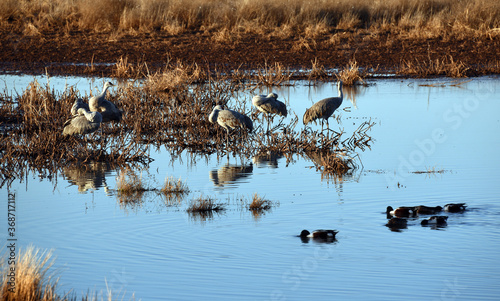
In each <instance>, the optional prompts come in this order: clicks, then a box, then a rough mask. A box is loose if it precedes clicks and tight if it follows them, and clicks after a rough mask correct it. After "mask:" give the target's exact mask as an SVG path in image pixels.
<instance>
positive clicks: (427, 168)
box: [413, 166, 445, 174]
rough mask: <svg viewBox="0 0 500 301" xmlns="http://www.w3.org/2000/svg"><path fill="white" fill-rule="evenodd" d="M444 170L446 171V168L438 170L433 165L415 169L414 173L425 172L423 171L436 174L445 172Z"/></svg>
mask: <svg viewBox="0 0 500 301" xmlns="http://www.w3.org/2000/svg"><path fill="white" fill-rule="evenodd" d="M444 172H445V170H444V169H438V170H436V167H435V166H433V167H426V170H417V171H414V172H413V173H416V174H423V173H428V174H434V173H444Z"/></svg>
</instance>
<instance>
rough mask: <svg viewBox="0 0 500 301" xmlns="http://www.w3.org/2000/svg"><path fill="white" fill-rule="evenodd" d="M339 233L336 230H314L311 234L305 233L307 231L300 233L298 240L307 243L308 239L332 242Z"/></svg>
mask: <svg viewBox="0 0 500 301" xmlns="http://www.w3.org/2000/svg"><path fill="white" fill-rule="evenodd" d="M337 233H339V231H337V230H323V229H320V230H314V231H313V232H312V233H311V232H309V231H307V230H302V232H300V235H298V236H299V237H300V239H302V241H306V242H307V241H308V239H309V238H312V239H315V240H323V241H333V240H335V235H337Z"/></svg>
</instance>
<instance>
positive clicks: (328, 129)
mask: <svg viewBox="0 0 500 301" xmlns="http://www.w3.org/2000/svg"><path fill="white" fill-rule="evenodd" d="M325 121H326V137H327V139H328V138H329V137H330V124H328V118H327V119H325Z"/></svg>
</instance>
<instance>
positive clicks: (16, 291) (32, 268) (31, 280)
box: [0, 246, 112, 301]
mask: <svg viewBox="0 0 500 301" xmlns="http://www.w3.org/2000/svg"><path fill="white" fill-rule="evenodd" d="M51 257H52V252H51V251H49V252H45V251H40V249H37V248H34V247H33V246H30V247H28V248H27V249H26V251H24V252H23V251H21V250H20V251H19V253H18V254H17V262H16V265H15V281H14V283H15V288H12V286H11V284H10V283H9V282H11V281H12V279H11V277H10V276H9V273H10V271H11V268H12V266H10V265H7V264H6V263H7V260H4V259H5V258H2V260H1V261H0V270H1V274H2V276H1V284H0V285H1V288H0V295H1V296H2V300H6V301H11V300H12V301H14V300H19V301H21V300H33V301H38V300H40V301H42V300H43V301H69V300H75V301H76V300H82V301H88V300H97V295H93V294H92V293H87V294H86V295H85V296H82V297H81V299H79V298H76V296H68V295H64V296H60V295H58V294H57V293H56V291H57V284H58V282H59V277H56V275H54V273H53V272H49V270H50V269H51V267H52V265H53V264H54V259H52V258H51ZM10 288H12V289H10ZM107 294H108V296H107V298H106V300H109V301H111V300H112V294H111V292H110V291H109V290H108V292H107ZM102 300H104V299H102Z"/></svg>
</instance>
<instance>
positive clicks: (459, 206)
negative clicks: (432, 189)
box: [444, 203, 467, 213]
mask: <svg viewBox="0 0 500 301" xmlns="http://www.w3.org/2000/svg"><path fill="white" fill-rule="evenodd" d="M465 208H467V206H466V205H465V203H455V204H453V203H450V204H446V205H444V211H447V212H452V213H457V212H463V211H465Z"/></svg>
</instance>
